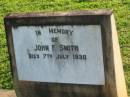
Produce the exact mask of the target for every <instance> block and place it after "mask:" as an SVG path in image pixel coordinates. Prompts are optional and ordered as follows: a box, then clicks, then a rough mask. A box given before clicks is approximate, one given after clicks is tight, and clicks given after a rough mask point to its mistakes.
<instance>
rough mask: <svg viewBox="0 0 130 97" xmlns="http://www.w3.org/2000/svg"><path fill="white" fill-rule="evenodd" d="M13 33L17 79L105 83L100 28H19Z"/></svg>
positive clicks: (61, 26)
mask: <svg viewBox="0 0 130 97" xmlns="http://www.w3.org/2000/svg"><path fill="white" fill-rule="evenodd" d="M12 33H13V38H14V39H13V42H14V49H15V55H16V64H17V70H18V77H19V80H24V81H38V82H53V83H71V84H91V85H104V84H105V77H104V64H103V51H102V40H101V26H100V25H73V26H72V25H67V26H66V25H60V26H18V27H17V28H15V27H14V28H13V30H12ZM41 74H42V75H41Z"/></svg>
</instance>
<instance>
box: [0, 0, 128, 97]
mask: <svg viewBox="0 0 130 97" xmlns="http://www.w3.org/2000/svg"><path fill="white" fill-rule="evenodd" d="M86 9H113V11H114V15H115V17H116V24H117V30H118V36H119V43H120V48H121V54H122V59H123V64H124V71H125V78H126V83H127V90H128V94H129V95H130V0H0V88H4V89H12V88H13V85H12V78H11V71H10V63H9V60H8V52H7V47H6V38H5V31H4V22H3V17H4V16H5V15H6V14H8V13H12V12H46V11H69V10H86Z"/></svg>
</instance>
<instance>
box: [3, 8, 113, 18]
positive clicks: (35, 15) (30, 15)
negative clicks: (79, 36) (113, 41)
mask: <svg viewBox="0 0 130 97" xmlns="http://www.w3.org/2000/svg"><path fill="white" fill-rule="evenodd" d="M112 13H113V10H110V9H98V10H75V11H66V12H61V11H58V12H55V11H52V12H27V13H10V14H8V15H6V16H5V19H13V18H39V17H52V16H53V17H58V16H89V15H90V16H95V15H97V16H107V15H111V14H112Z"/></svg>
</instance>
